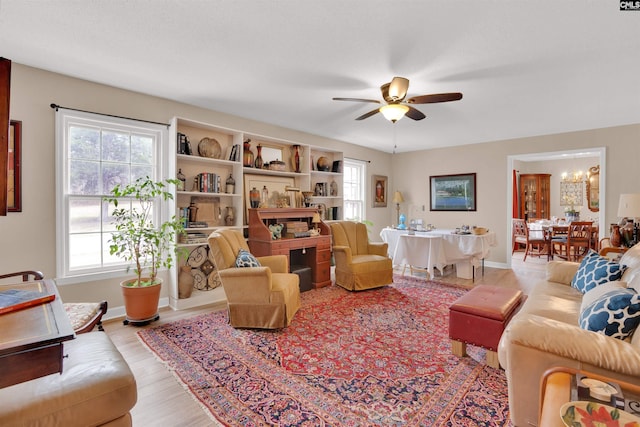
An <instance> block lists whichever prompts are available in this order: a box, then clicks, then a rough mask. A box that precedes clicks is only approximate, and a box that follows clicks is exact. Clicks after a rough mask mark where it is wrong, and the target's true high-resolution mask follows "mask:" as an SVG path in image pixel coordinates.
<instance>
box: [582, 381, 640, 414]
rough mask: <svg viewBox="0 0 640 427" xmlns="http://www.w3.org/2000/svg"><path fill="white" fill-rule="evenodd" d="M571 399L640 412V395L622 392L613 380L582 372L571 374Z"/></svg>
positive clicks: (634, 412) (633, 412) (635, 412)
mask: <svg viewBox="0 0 640 427" xmlns="http://www.w3.org/2000/svg"><path fill="white" fill-rule="evenodd" d="M571 400H572V401H578V400H580V401H586V402H595V403H600V404H604V405H609V406H611V407H613V408H618V409H620V410H623V411H626V412H629V413H631V414H636V415H638V414H640V396H635V395H632V394H631V393H627V392H623V391H622V389H621V388H620V385H619V384H618V383H616V382H615V381H600V380H596V379H594V378H589V376H588V375H584V374H576V375H573V376H572V378H571Z"/></svg>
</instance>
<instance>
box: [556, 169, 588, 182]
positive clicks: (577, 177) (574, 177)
mask: <svg viewBox="0 0 640 427" xmlns="http://www.w3.org/2000/svg"><path fill="white" fill-rule="evenodd" d="M561 179H562V182H570V183H574V184H578V183H582V182H585V181H586V180H587V179H589V173H587V175H586V177H585V175H584V173H583V172H582V171H576V170H573V171H571V172H569V173H567V172H562V177H561Z"/></svg>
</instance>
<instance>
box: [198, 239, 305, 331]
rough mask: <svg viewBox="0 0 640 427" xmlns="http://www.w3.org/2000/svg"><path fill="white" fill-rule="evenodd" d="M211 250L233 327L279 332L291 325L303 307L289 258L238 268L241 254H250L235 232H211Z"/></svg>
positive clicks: (268, 259)
mask: <svg viewBox="0 0 640 427" xmlns="http://www.w3.org/2000/svg"><path fill="white" fill-rule="evenodd" d="M209 248H211V255H212V256H213V259H214V262H215V265H216V268H217V269H218V271H219V273H220V280H221V281H222V287H223V288H224V293H225V294H226V296H227V306H228V310H229V323H231V326H233V327H234V328H261V329H278V328H284V327H285V326H288V325H289V324H290V323H291V319H293V316H294V314H295V313H296V311H298V309H299V308H300V288H299V285H298V283H299V278H298V276H297V275H296V274H291V273H289V261H288V259H287V257H286V256H285V255H272V256H264V257H256V258H257V259H258V261H259V262H260V264H261V266H260V267H241V268H236V266H235V262H236V257H237V255H238V251H239V250H240V249H244V250H246V251H247V252H248V251H249V246H248V245H247V242H246V241H245V240H244V237H243V236H242V234H241V233H240V232H239V231H238V230H231V229H226V230H218V231H214V232H213V233H211V235H209Z"/></svg>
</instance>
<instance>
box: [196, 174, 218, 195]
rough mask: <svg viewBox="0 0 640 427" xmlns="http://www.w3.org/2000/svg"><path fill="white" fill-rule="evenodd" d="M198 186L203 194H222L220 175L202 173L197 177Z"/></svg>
mask: <svg viewBox="0 0 640 427" xmlns="http://www.w3.org/2000/svg"><path fill="white" fill-rule="evenodd" d="M196 184H197V186H198V191H200V192H201V193H220V192H221V190H222V180H221V178H220V175H218V174H216V173H213V172H202V173H199V174H198V175H196Z"/></svg>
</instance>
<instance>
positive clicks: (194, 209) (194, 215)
mask: <svg viewBox="0 0 640 427" xmlns="http://www.w3.org/2000/svg"><path fill="white" fill-rule="evenodd" d="M197 220H198V206H196V203H195V202H191V203H190V204H189V222H196V221H197Z"/></svg>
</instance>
